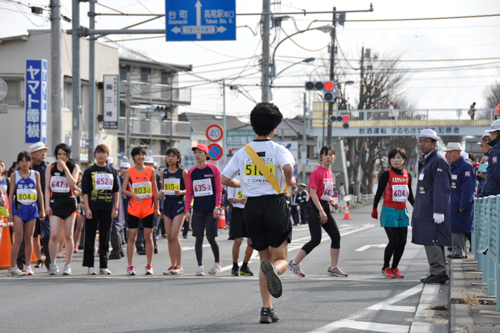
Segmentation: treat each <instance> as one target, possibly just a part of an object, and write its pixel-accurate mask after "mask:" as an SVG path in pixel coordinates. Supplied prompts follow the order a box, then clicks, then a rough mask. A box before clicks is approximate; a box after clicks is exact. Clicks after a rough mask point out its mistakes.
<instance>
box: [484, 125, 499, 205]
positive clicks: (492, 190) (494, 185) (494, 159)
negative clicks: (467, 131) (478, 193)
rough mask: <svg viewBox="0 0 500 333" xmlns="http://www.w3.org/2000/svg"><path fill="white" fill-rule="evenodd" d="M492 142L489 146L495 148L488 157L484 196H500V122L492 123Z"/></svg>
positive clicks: (490, 130)
mask: <svg viewBox="0 0 500 333" xmlns="http://www.w3.org/2000/svg"><path fill="white" fill-rule="evenodd" d="M488 132H490V136H491V141H490V142H488V145H490V146H491V147H493V149H491V151H490V155H489V156H488V168H487V169H486V184H485V185H484V196H485V197H487V196H489V195H497V194H500V120H495V121H494V122H492V123H491V129H489V130H488Z"/></svg>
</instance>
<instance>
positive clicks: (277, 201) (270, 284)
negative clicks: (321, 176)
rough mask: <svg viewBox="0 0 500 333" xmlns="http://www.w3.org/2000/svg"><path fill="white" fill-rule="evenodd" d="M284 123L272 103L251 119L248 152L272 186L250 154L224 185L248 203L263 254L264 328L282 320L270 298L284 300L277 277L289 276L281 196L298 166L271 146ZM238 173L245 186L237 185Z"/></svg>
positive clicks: (240, 158)
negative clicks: (252, 137)
mask: <svg viewBox="0 0 500 333" xmlns="http://www.w3.org/2000/svg"><path fill="white" fill-rule="evenodd" d="M282 119H283V115H282V114H281V112H280V111H279V109H278V108H277V107H276V106H275V105H274V104H272V103H259V104H257V105H256V106H255V108H254V109H253V110H252V112H251V113H250V122H251V124H252V128H253V130H254V131H255V133H256V134H257V137H256V139H255V140H254V141H252V142H251V143H250V144H249V147H250V148H251V149H249V152H250V153H251V155H255V154H256V155H257V156H254V159H255V160H256V161H258V158H259V157H260V159H261V161H262V162H263V163H262V164H264V165H265V166H264V167H265V168H266V169H269V170H270V171H271V176H270V177H269V179H270V180H271V181H272V182H273V184H274V186H273V185H271V183H270V182H269V181H268V180H267V179H266V177H265V176H264V175H263V174H262V173H261V171H260V170H259V168H258V167H257V165H256V164H255V163H254V161H253V159H252V158H251V157H250V155H249V153H247V149H240V150H239V151H238V152H236V154H235V155H234V156H233V158H232V159H231V160H230V161H229V163H228V164H227V165H226V167H225V169H224V171H223V172H222V184H224V185H227V186H230V187H241V193H242V195H243V196H244V197H245V198H247V202H246V205H245V209H244V213H243V217H244V223H245V227H246V230H247V232H248V236H249V237H250V239H251V241H252V244H251V246H252V247H253V248H254V249H256V250H257V251H259V257H260V260H261V270H260V272H259V284H260V293H261V297H262V302H263V307H262V309H261V313H260V322H261V323H272V322H276V321H278V320H279V317H278V316H277V315H276V313H275V312H274V309H273V306H272V302H271V296H274V297H280V296H281V294H282V287H281V280H280V278H279V276H278V274H283V273H284V272H285V271H286V268H287V264H288V263H287V254H288V243H289V242H290V241H291V231H292V225H291V223H290V219H289V212H288V207H287V204H286V200H285V196H284V195H283V192H284V191H285V187H286V185H289V186H292V185H294V184H295V182H296V181H295V177H293V166H294V164H295V161H294V158H293V156H292V154H291V153H290V151H288V150H287V149H286V148H285V147H283V146H281V145H279V144H277V143H275V142H273V141H271V139H272V137H273V136H274V133H275V130H276V128H277V127H278V125H279V124H280V123H281V121H282ZM252 150H253V151H252ZM259 164H260V162H259ZM238 172H239V173H240V177H241V178H242V179H241V181H240V180H237V179H233V178H234V177H236V175H237V174H238Z"/></svg>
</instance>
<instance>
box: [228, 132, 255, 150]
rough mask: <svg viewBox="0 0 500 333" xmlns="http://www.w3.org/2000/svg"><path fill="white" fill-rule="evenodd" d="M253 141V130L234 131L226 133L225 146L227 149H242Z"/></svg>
mask: <svg viewBox="0 0 500 333" xmlns="http://www.w3.org/2000/svg"><path fill="white" fill-rule="evenodd" d="M254 139H255V132H254V131H253V130H251V129H250V130H241V129H234V130H229V131H227V134H226V145H227V146H228V147H243V146H245V145H246V144H247V143H250V142H252V141H253V140H254Z"/></svg>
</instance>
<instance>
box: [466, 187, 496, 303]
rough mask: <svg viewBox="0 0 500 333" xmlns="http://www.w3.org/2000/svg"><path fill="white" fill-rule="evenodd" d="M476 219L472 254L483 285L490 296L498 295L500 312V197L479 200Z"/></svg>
mask: <svg viewBox="0 0 500 333" xmlns="http://www.w3.org/2000/svg"><path fill="white" fill-rule="evenodd" d="M474 217H475V218H474V232H473V233H472V252H473V253H474V256H475V258H477V263H478V268H479V269H480V270H482V271H483V283H487V284H488V295H496V297H497V311H500V255H499V246H500V195H497V196H494V195H490V196H489V197H485V198H479V199H477V201H476V204H475V205H474Z"/></svg>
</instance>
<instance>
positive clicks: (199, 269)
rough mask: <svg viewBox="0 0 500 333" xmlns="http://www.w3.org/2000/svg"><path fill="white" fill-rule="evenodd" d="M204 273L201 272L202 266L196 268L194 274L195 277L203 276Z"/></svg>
mask: <svg viewBox="0 0 500 333" xmlns="http://www.w3.org/2000/svg"><path fill="white" fill-rule="evenodd" d="M204 275H205V271H204V270H203V266H198V271H197V272H196V276H204Z"/></svg>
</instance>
